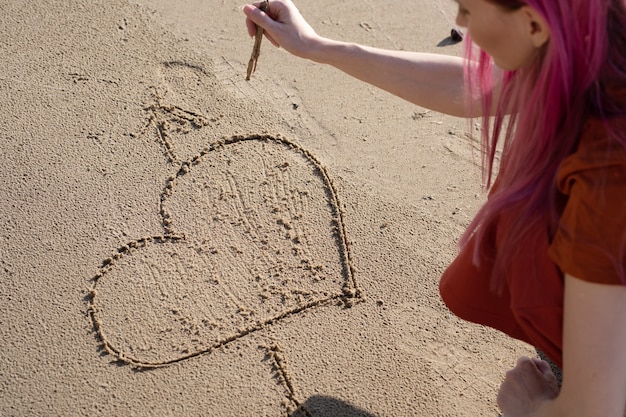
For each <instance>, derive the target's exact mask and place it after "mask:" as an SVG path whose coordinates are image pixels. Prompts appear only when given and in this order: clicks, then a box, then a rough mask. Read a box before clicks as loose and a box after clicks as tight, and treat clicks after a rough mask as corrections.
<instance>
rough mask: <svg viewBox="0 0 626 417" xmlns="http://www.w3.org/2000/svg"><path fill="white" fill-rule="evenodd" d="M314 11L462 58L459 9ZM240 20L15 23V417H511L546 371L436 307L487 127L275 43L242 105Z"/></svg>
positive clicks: (4, 342)
mask: <svg viewBox="0 0 626 417" xmlns="http://www.w3.org/2000/svg"><path fill="white" fill-rule="evenodd" d="M300 3H301V4H300ZM299 7H300V9H301V11H302V13H303V14H304V15H305V17H306V18H307V19H308V20H309V22H310V23H311V24H312V25H313V26H314V27H315V28H316V29H317V30H318V31H319V32H320V33H321V34H323V35H326V36H331V37H336V38H341V39H345V40H351V41H355V42H360V43H366V44H369V45H374V46H380V47H388V48H396V49H406V50H420V51H428V52H435V53H443V54H453V55H454V54H460V53H461V50H462V46H461V45H458V44H457V45H454V44H451V43H450V42H448V41H447V40H446V38H447V37H448V36H449V33H450V29H451V28H452V27H453V21H454V4H453V3H452V2H450V3H447V2H435V1H426V0H421V1H417V2H411V3H410V5H407V4H406V3H405V2H401V1H395V0H392V1H391V2H387V3H385V4H384V5H380V4H377V3H373V2H369V1H365V2H356V1H352V0H350V1H344V2H331V1H328V0H322V1H320V2H304V1H302V2H299ZM240 8H241V4H240V3H234V2H232V1H230V0H223V1H221V2H217V1H213V2H207V1H200V0H181V1H177V2H169V1H165V0H139V1H124V0H109V1H106V2H105V1H80V0H66V1H63V2H34V1H8V0H3V1H0V16H2V18H1V19H0V21H1V22H2V24H1V25H0V52H1V53H2V59H1V60H0V115H2V116H1V120H2V123H0V158H1V160H0V164H1V168H0V181H1V184H2V187H0V222H1V223H0V224H1V227H0V309H1V311H2V312H3V313H2V316H1V319H0V323H1V324H0V348H1V351H2V355H0V415H2V416H22V415H64V416H73V415H76V416H82V415H119V416H125V415H134V416H168V415H176V416H182V415H185V416H194V415H195V416H290V417H296V416H298V417H301V416H307V417H311V416H313V417H329V416H408V415H415V416H477V415H485V416H489V415H491V416H496V415H498V411H497V407H496V405H495V395H496V392H497V389H498V386H499V384H500V381H501V380H502V377H503V375H504V372H505V371H506V370H507V369H508V368H510V367H512V366H513V364H514V362H515V359H516V358H517V356H519V355H522V354H527V355H528V354H532V349H531V348H530V347H529V346H527V345H525V344H523V343H520V342H516V341H513V340H511V339H509V338H507V337H505V336H503V335H501V334H499V333H498V332H496V331H494V330H491V329H488V328H484V327H482V326H478V325H474V324H470V323H465V322H462V321H460V320H458V319H457V318H455V317H454V316H453V315H451V314H450V313H449V312H448V311H447V310H446V308H445V306H444V305H443V303H442V302H441V300H440V298H439V296H438V291H437V282H438V279H439V276H440V274H441V273H442V271H443V270H444V269H445V267H446V265H447V264H448V263H449V262H450V261H451V260H452V259H453V257H454V255H455V252H456V250H457V249H456V242H457V240H458V238H459V236H460V235H461V234H462V232H463V230H464V228H465V227H466V226H467V224H468V223H469V221H470V220H471V218H472V215H473V214H474V213H475V212H476V210H477V209H478V207H479V206H480V204H482V202H483V201H484V194H483V192H482V190H481V189H480V186H479V184H480V169H479V166H478V161H479V160H480V158H479V156H478V154H477V153H476V151H475V150H473V149H474V148H473V146H472V144H471V143H470V141H469V139H468V136H469V135H468V133H469V130H470V129H474V128H475V126H474V125H472V124H470V123H468V122H467V121H465V120H459V119H455V118H452V117H447V116H443V115H440V114H438V113H435V112H429V111H426V110H425V109H421V108H418V107H416V106H414V105H412V104H410V103H407V102H404V101H402V100H400V99H398V98H396V97H393V96H391V95H389V94H387V93H385V92H382V91H380V90H377V89H375V88H373V87H370V86H367V85H364V84H362V83H360V82H358V81H356V80H353V79H350V78H349V77H347V76H346V75H344V74H342V73H340V72H338V71H336V70H334V69H332V68H328V67H323V66H320V65H316V64H313V63H311V62H307V61H303V60H299V59H296V58H294V57H292V56H289V55H288V54H286V53H285V52H284V51H282V50H279V49H275V48H273V47H271V46H270V44H269V43H268V42H264V44H263V46H262V50H261V56H260V58H259V62H258V67H257V70H256V72H255V73H254V74H253V76H252V79H251V80H250V81H247V82H246V81H245V75H246V67H247V63H248V59H249V57H250V52H251V48H252V44H253V40H252V39H250V38H249V37H248V36H247V34H246V31H245V28H244V24H243V15H242V13H241V11H240Z"/></svg>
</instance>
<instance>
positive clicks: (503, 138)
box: [244, 0, 626, 417]
mask: <svg viewBox="0 0 626 417" xmlns="http://www.w3.org/2000/svg"><path fill="white" fill-rule="evenodd" d="M457 3H458V15H457V24H458V25H459V26H462V27H465V28H467V33H468V41H471V43H470V42H468V46H467V48H466V56H465V58H457V57H449V56H443V55H433V54H422V53H412V52H404V51H389V50H382V49H377V48H371V47H367V46H362V45H356V44H351V43H346V42H340V41H335V40H331V39H326V38H323V37H320V36H319V35H318V34H317V33H316V32H315V31H314V30H313V29H312V28H311V26H310V25H309V24H308V23H307V22H306V21H305V20H304V19H303V17H302V16H301V14H300V13H299V12H298V10H297V9H296V7H295V6H294V5H293V3H291V1H290V0H272V2H271V3H270V6H269V12H268V14H266V13H264V12H262V11H260V10H259V9H258V8H257V7H255V6H252V5H247V6H245V7H244V13H245V14H246V16H247V27H248V32H249V33H250V35H251V36H252V35H253V34H254V33H255V28H256V25H259V26H261V27H263V29H264V30H265V34H266V36H267V37H268V38H269V39H270V41H271V42H272V43H273V44H274V45H276V46H280V47H282V48H284V49H286V50H287V51H289V52H291V53H292V54H294V55H297V56H300V57H303V58H306V59H310V60H313V61H316V62H319V63H324V64H329V65H332V66H334V67H336V68H338V69H340V70H342V71H344V72H346V73H347V74H349V75H352V76H354V77H356V78H358V79H360V80H362V81H365V82H367V83H370V84H372V85H375V86H377V87H380V88H382V89H384V90H386V91H389V92H391V93H393V94H395V95H397V96H399V97H402V98H404V99H406V100H409V101H411V102H413V103H415V104H418V105H420V106H422V107H426V108H429V109H432V110H436V111H439V112H443V113H447V114H450V115H455V116H460V117H482V118H483V124H482V125H483V126H484V128H483V132H482V139H483V140H482V142H483V155H484V158H483V171H484V175H485V179H486V184H487V186H488V187H490V190H489V198H488V200H487V202H486V203H485V205H484V206H483V208H482V209H481V210H480V211H479V213H478V214H477V216H476V218H475V219H474V221H473V222H472V224H471V225H470V226H469V228H468V230H467V232H466V233H465V235H464V236H463V238H462V240H461V251H460V253H459V255H458V257H457V258H456V260H455V261H454V262H453V263H452V264H451V265H450V267H449V268H448V269H447V270H446V272H445V273H444V275H443V277H442V279H441V282H440V291H441V295H442V297H443V299H444V301H445V302H446V304H447V305H448V307H449V308H450V309H451V310H452V311H453V312H454V313H455V314H457V315H459V316H460V317H462V318H464V319H467V320H470V321H474V322H477V323H481V324H485V325H488V326H491V327H494V328H496V329H498V330H501V331H503V332H505V333H507V334H509V335H510V336H512V337H515V338H518V339H520V340H523V341H526V342H528V343H531V344H533V345H534V346H536V347H537V348H538V349H540V350H541V351H543V352H545V354H546V355H547V356H548V357H549V358H550V359H551V360H552V361H553V362H554V363H556V364H557V365H559V366H560V367H562V368H563V371H564V374H563V375H564V378H563V382H562V387H561V388H559V387H558V385H557V382H556V379H555V376H554V375H553V373H552V371H551V370H550V366H549V365H548V364H547V363H546V362H544V361H541V360H539V359H530V358H521V359H519V360H518V363H517V365H516V367H515V368H514V369H512V370H511V371H509V372H508V373H507V375H506V378H505V380H504V382H503V384H502V386H501V387H500V391H499V394H498V404H499V406H500V408H501V409H502V411H503V413H504V414H505V415H506V416H507V417H516V416H537V417H539V416H589V417H591V416H594V417H595V416H603V417H608V416H616V417H618V416H622V415H623V413H624V409H625V404H626V276H625V275H626V272H625V271H626V0H457ZM257 5H258V4H257ZM473 45H475V47H477V48H478V50H477V52H476V48H475V47H473ZM499 141H500V142H502V143H501V146H502V150H503V151H502V158H501V163H500V167H499V169H498V170H497V173H496V167H495V166H494V156H495V149H496V146H497V145H498V143H499ZM492 177H494V178H495V179H494V180H493V181H492ZM492 183H493V184H492Z"/></svg>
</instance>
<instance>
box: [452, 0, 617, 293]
mask: <svg viewBox="0 0 626 417" xmlns="http://www.w3.org/2000/svg"><path fill="white" fill-rule="evenodd" d="M489 1H491V2H492V3H496V4H499V5H501V6H502V7H504V8H505V9H511V10H515V9H517V8H519V7H521V6H523V5H528V6H530V7H532V8H533V9H535V10H537V11H538V12H539V13H541V15H542V16H543V18H544V19H545V20H546V22H547V23H548V26H549V27H550V30H551V38H550V40H549V42H548V44H547V45H546V47H545V50H544V51H542V54H541V57H540V58H538V60H537V62H536V63H535V64H534V65H531V66H530V67H528V68H523V69H519V70H516V71H505V72H504V74H503V79H502V93H501V95H500V100H499V102H498V103H496V105H497V106H496V111H495V115H494V117H493V118H491V117H490V113H491V111H490V109H491V108H492V104H493V103H492V101H493V95H492V94H491V90H492V88H493V85H494V84H495V81H494V80H493V79H492V65H493V64H492V60H491V58H490V57H489V56H488V55H487V54H486V53H484V52H483V51H479V52H478V55H476V54H475V52H474V51H473V50H472V46H471V42H467V45H468V46H467V49H466V58H467V62H468V64H467V66H466V79H467V81H468V86H469V88H470V91H475V93H477V94H479V95H480V97H482V107H483V117H482V118H483V120H482V122H483V123H482V124H483V131H482V138H481V140H482V149H483V154H482V155H483V177H484V182H485V184H486V187H490V186H491V185H492V178H493V176H494V171H495V170H496V167H495V161H496V148H497V147H498V145H499V139H500V138H502V141H503V142H502V146H501V149H502V159H501V162H500V164H499V165H500V167H499V172H498V176H497V180H496V187H495V189H494V190H493V191H492V193H491V195H490V198H489V199H488V201H487V203H486V204H485V205H484V206H483V208H482V209H481V210H480V211H479V212H478V214H477V216H476V218H475V219H474V221H473V222H472V223H471V224H470V226H469V228H468V230H467V232H466V233H465V234H464V236H463V238H462V239H461V244H462V245H463V244H465V243H467V242H468V241H469V239H470V238H472V237H475V238H476V239H477V242H478V244H477V245H476V252H475V253H474V261H475V262H476V263H478V262H479V261H480V259H481V258H482V257H483V256H485V255H486V253H487V249H488V248H487V245H488V244H489V243H488V242H489V239H486V237H489V236H495V233H496V230H495V225H496V222H497V220H498V217H499V215H500V214H502V213H506V212H508V211H511V210H515V212H516V213H519V214H516V217H515V221H514V222H513V224H511V225H510V229H508V230H507V231H506V233H505V234H503V233H499V234H498V236H499V237H501V238H502V240H501V241H500V247H499V252H498V257H497V259H494V260H493V261H494V262H495V266H494V275H493V277H492V283H493V285H494V288H498V289H500V288H501V286H500V285H499V284H500V282H501V277H503V276H504V274H505V271H506V268H507V265H508V264H509V263H510V260H511V259H514V257H515V256H516V252H518V251H523V250H528V247H532V245H533V242H534V241H535V239H539V238H541V237H540V236H539V235H533V231H537V230H544V231H545V230H546V227H547V231H548V233H549V235H550V236H553V235H554V233H555V231H556V228H557V226H558V221H559V217H560V212H561V210H562V207H561V206H562V204H563V201H562V197H559V192H558V190H557V188H556V174H557V171H558V168H559V165H560V164H561V162H562V161H563V160H564V159H565V158H566V157H567V156H568V155H570V154H571V153H572V152H574V151H575V150H576V147H577V145H578V141H579V138H580V134H581V130H582V127H583V124H584V122H585V121H586V120H587V119H588V118H589V117H597V118H600V119H602V120H605V123H606V120H608V118H610V117H615V116H618V117H626V109H625V108H624V106H623V103H621V104H620V103H618V101H617V100H616V99H614V98H613V97H611V93H610V91H609V90H610V87H615V86H620V87H622V88H624V87H625V86H626V10H625V9H626V4H625V2H624V0H524V1H519V0H489ZM507 113H510V115H509V116H508V121H507V117H505V116H506V114H507ZM606 125H607V128H608V131H609V132H610V133H611V135H612V137H613V138H614V140H615V143H616V144H617V145H618V146H620V147H624V146H626V132H619V131H615V130H611V129H610V126H609V125H608V123H606ZM538 225H539V226H538ZM617 265H623V263H621V262H618V263H617ZM618 267H619V268H621V271H620V272H621V275H622V280H623V281H624V282H625V283H626V280H625V278H624V271H623V266H618Z"/></svg>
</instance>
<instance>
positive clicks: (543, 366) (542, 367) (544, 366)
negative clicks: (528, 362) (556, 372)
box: [532, 358, 552, 376]
mask: <svg viewBox="0 0 626 417" xmlns="http://www.w3.org/2000/svg"><path fill="white" fill-rule="evenodd" d="M532 362H533V363H534V364H535V366H536V367H537V369H539V371H541V373H542V374H544V375H546V376H547V375H550V374H552V368H551V367H550V364H549V363H548V362H546V361H544V360H542V359H539V358H532Z"/></svg>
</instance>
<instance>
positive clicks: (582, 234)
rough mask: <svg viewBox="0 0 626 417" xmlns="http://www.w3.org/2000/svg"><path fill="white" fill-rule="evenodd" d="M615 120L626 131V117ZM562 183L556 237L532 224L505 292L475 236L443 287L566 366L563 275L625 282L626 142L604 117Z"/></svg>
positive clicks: (503, 224) (466, 310)
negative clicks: (495, 284)
mask: <svg viewBox="0 0 626 417" xmlns="http://www.w3.org/2000/svg"><path fill="white" fill-rule="evenodd" d="M612 126H613V128H615V129H620V130H619V131H621V132H626V120H620V121H618V122H612ZM557 187H558V189H559V191H560V192H561V193H562V194H563V195H564V196H565V197H566V198H567V202H566V204H565V208H564V211H563V213H562V215H561V219H560V223H559V227H558V230H557V231H556V233H555V235H554V236H549V235H548V231H547V229H548V227H547V225H546V226H543V227H541V226H538V227H537V230H533V231H532V236H533V243H532V244H529V245H528V246H529V247H527V248H524V250H523V251H520V253H519V254H518V255H517V256H516V258H515V259H511V261H510V264H509V266H508V268H507V273H506V277H505V278H504V280H503V285H504V290H503V291H501V293H496V292H494V291H492V290H491V283H492V281H491V271H492V269H493V262H491V261H489V259H483V260H481V263H480V266H476V265H474V263H473V262H472V255H473V251H474V247H475V242H474V240H473V239H472V240H470V241H469V242H468V243H467V245H465V246H464V247H463V248H462V250H461V252H460V253H459V255H458V256H457V258H456V259H455V260H454V262H453V263H452V264H451V265H450V266H449V267H448V269H447V270H446V271H445V272H444V274H443V276H442V278H441V281H440V284H439V289H440V293H441V296H442V298H443V300H444V302H445V303H446V304H447V306H448V308H450V310H451V311H452V312H453V313H455V314H456V315H458V316H459V317H461V318H463V319H465V320H468V321H472V322H475V323H479V324H483V325H486V326H490V327H493V328H495V329H498V330H500V331H502V332H504V333H506V334H508V335H509V336H512V337H514V338H517V339H520V340H523V341H525V342H527V343H530V344H532V345H533V346H535V347H537V348H539V349H541V350H542V351H543V352H545V353H546V355H548V357H550V359H552V360H553V361H554V362H555V363H556V364H557V365H558V366H562V352H561V349H562V344H563V339H562V332H563V280H564V278H563V277H564V274H565V273H567V274H569V275H572V276H574V277H577V278H580V279H582V280H586V281H590V282H596V283H602V284H612V285H624V284H626V282H625V281H623V280H624V279H626V149H624V147H623V146H621V145H619V146H618V145H617V144H615V142H614V141H613V142H610V141H609V140H608V139H607V132H606V129H605V126H604V124H603V123H602V122H601V121H598V120H590V121H589V122H588V123H587V124H586V126H585V128H584V130H583V133H582V136H581V140H580V143H579V146H578V149H577V150H576V152H575V153H573V154H572V155H570V156H569V157H568V158H566V159H565V160H564V161H563V163H562V164H561V166H560V167H559V171H558V174H557ZM513 219H514V213H513V214H509V215H508V217H507V215H501V216H500V218H499V219H498V222H497V225H496V230H495V232H494V233H493V235H492V236H488V237H486V239H487V244H488V253H489V254H490V255H491V256H490V257H491V258H495V257H496V256H497V255H498V246H499V242H500V241H501V239H500V236H502V234H504V233H506V231H507V229H508V228H507V223H508V222H511V221H512V220H513ZM531 277H539V278H536V279H531Z"/></svg>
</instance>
